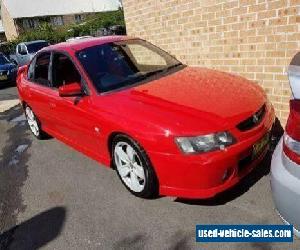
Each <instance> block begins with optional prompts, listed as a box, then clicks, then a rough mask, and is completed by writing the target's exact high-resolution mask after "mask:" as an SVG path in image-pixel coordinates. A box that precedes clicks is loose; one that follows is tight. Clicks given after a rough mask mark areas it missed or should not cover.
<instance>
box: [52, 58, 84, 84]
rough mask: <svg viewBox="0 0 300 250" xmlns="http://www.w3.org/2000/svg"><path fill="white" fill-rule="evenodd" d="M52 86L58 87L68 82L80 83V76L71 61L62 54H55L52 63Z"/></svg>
mask: <svg viewBox="0 0 300 250" xmlns="http://www.w3.org/2000/svg"><path fill="white" fill-rule="evenodd" d="M52 65H53V66H52V69H53V71H52V86H53V87H55V88H59V87H60V86H62V85H67V84H70V83H75V82H76V83H80V82H81V76H80V74H79V73H78V71H77V69H76V68H75V66H74V64H73V62H72V61H71V60H70V59H69V58H68V57H67V56H66V55H63V54H55V55H54V57H53V64H52Z"/></svg>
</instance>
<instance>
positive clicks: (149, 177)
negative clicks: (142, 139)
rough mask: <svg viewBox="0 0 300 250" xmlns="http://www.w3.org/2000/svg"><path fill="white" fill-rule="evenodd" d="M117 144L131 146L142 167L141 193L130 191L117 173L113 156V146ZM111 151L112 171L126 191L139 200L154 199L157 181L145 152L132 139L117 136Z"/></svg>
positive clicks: (156, 193)
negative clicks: (142, 183)
mask: <svg viewBox="0 0 300 250" xmlns="http://www.w3.org/2000/svg"><path fill="white" fill-rule="evenodd" d="M118 142H126V143H128V144H129V145H130V146H132V147H133V149H134V150H135V151H136V153H137V154H138V156H139V158H140V160H141V162H142V165H143V166H142V167H143V169H144V173H145V187H144V189H143V190H142V191H141V192H134V191H132V190H131V189H130V188H129V187H128V186H127V185H126V184H125V183H124V181H123V179H122V177H121V176H120V173H119V171H118V168H117V166H116V163H115V156H114V151H115V146H116V145H117V143H118ZM111 151H112V161H113V166H114V169H115V170H116V172H117V174H118V176H119V178H120V180H121V181H122V183H123V185H124V186H125V187H126V189H127V190H128V191H129V192H131V193H132V194H134V195H135V196H138V197H141V198H154V197H156V196H157V195H158V181H157V177H156V174H155V172H154V169H153V167H152V164H151V162H150V159H149V157H148V156H147V154H146V151H145V150H144V149H143V148H142V147H141V146H140V145H139V144H138V143H137V142H136V141H134V140H133V139H131V138H130V137H128V136H126V135H117V136H116V137H115V138H114V140H113V143H112V150H111Z"/></svg>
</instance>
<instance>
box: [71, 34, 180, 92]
mask: <svg viewBox="0 0 300 250" xmlns="http://www.w3.org/2000/svg"><path fill="white" fill-rule="evenodd" d="M76 56H77V58H78V60H79V61H80V62H81V64H82V65H83V67H84V69H85V70H86V72H87V73H88V75H89V77H90V79H91V80H92V81H93V83H94V85H95V87H96V89H97V91H98V92H101V93H103V92H108V91H112V90H116V89H120V88H124V87H127V86H130V85H132V84H136V83H139V82H141V81H143V80H145V79H147V78H148V77H151V76H153V75H157V74H159V73H167V72H169V71H170V70H171V69H173V68H176V67H179V66H180V65H182V64H181V63H180V62H179V61H178V60H176V59H175V58H174V57H172V56H171V55H169V54H168V53H167V52H165V51H163V50H161V49H159V48H157V47H156V46H154V45H152V44H150V43H148V42H146V41H143V40H139V39H135V40H128V41H121V42H114V43H108V44H104V45H97V46H93V47H89V48H86V49H84V50H81V51H79V52H77V53H76Z"/></svg>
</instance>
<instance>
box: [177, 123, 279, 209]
mask: <svg viewBox="0 0 300 250" xmlns="http://www.w3.org/2000/svg"><path fill="white" fill-rule="evenodd" d="M283 132H284V130H283V128H282V126H281V124H280V121H279V120H278V118H276V119H275V122H274V126H273V129H272V135H273V138H272V141H271V142H270V150H269V151H268V153H267V154H266V156H265V158H264V159H263V160H262V162H261V163H260V164H259V165H258V166H257V167H256V168H255V169H254V170H253V171H252V172H251V173H250V174H248V175H247V176H246V177H245V178H243V179H242V180H241V181H240V182H239V183H238V184H237V185H235V186H234V187H232V188H231V189H229V190H226V191H224V192H222V193H220V194H217V195H216V196H215V197H213V198H209V199H198V200H193V199H183V198H177V199H175V202H180V203H184V204H188V205H202V206H220V205H224V204H226V203H227V202H230V201H232V200H234V199H236V198H238V197H239V196H241V195H243V194H244V193H246V192H247V191H248V190H249V189H250V188H251V187H252V186H253V185H255V183H256V182H258V181H259V180H260V179H261V178H262V177H263V176H265V175H268V174H269V173H270V167H271V160H272V154H273V150H274V149H275V147H276V145H277V144H278V142H279V140H280V138H281V136H282V135H283Z"/></svg>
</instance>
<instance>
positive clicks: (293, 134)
mask: <svg viewBox="0 0 300 250" xmlns="http://www.w3.org/2000/svg"><path fill="white" fill-rule="evenodd" d="M283 151H284V153H285V154H286V156H287V157H289V158H290V159H291V160H292V161H294V162H295V163H297V164H299V165H300V101H299V100H291V101H290V115H289V118H288V121H287V124H286V133H285V134H284V135H283Z"/></svg>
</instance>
